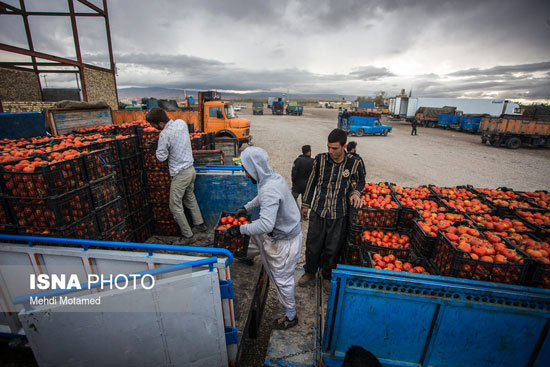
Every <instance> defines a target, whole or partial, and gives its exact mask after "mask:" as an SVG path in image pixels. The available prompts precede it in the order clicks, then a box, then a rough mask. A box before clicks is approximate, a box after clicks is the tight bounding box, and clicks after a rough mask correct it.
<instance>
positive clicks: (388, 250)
mask: <svg viewBox="0 0 550 367" xmlns="http://www.w3.org/2000/svg"><path fill="white" fill-rule="evenodd" d="M364 229H365V231H370V232H375V231H376V232H383V233H384V234H387V233H390V234H394V233H397V234H399V235H406V236H407V237H408V240H409V243H408V245H407V247H405V248H399V247H389V246H388V247H386V246H381V245H378V244H377V243H376V242H374V241H371V240H368V239H367V238H363V240H364V244H365V246H366V249H367V251H371V252H376V253H378V254H380V255H395V257H398V258H400V259H407V258H409V254H410V252H411V246H410V239H411V236H410V232H409V231H404V230H394V231H385V230H379V229H376V228H364ZM363 233H364V232H363Z"/></svg>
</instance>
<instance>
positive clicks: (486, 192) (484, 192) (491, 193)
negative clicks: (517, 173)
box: [470, 187, 522, 199]
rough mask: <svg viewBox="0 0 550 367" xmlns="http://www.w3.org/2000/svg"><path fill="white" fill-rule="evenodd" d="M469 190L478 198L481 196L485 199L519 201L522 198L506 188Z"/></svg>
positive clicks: (474, 188)
mask: <svg viewBox="0 0 550 367" xmlns="http://www.w3.org/2000/svg"><path fill="white" fill-rule="evenodd" d="M470 190H471V191H472V192H474V193H476V194H477V195H478V196H483V197H486V198H498V199H519V198H521V197H522V195H521V194H519V193H517V192H515V191H514V190H512V189H510V188H508V187H499V188H497V189H489V188H478V187H473V188H471V189H470Z"/></svg>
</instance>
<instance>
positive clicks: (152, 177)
mask: <svg viewBox="0 0 550 367" xmlns="http://www.w3.org/2000/svg"><path fill="white" fill-rule="evenodd" d="M144 176H145V182H146V183H147V186H163V187H170V183H171V178H170V172H169V171H168V170H163V171H150V170H145V171H144Z"/></svg>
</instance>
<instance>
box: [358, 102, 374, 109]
mask: <svg viewBox="0 0 550 367" xmlns="http://www.w3.org/2000/svg"><path fill="white" fill-rule="evenodd" d="M357 108H375V105H374V101H358V102H357Z"/></svg>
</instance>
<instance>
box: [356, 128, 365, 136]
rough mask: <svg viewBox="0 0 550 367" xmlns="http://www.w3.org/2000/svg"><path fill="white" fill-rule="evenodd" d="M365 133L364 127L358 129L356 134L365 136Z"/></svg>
mask: <svg viewBox="0 0 550 367" xmlns="http://www.w3.org/2000/svg"><path fill="white" fill-rule="evenodd" d="M363 133H364V131H363V129H358V130H357V131H356V132H355V135H357V136H363Z"/></svg>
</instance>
